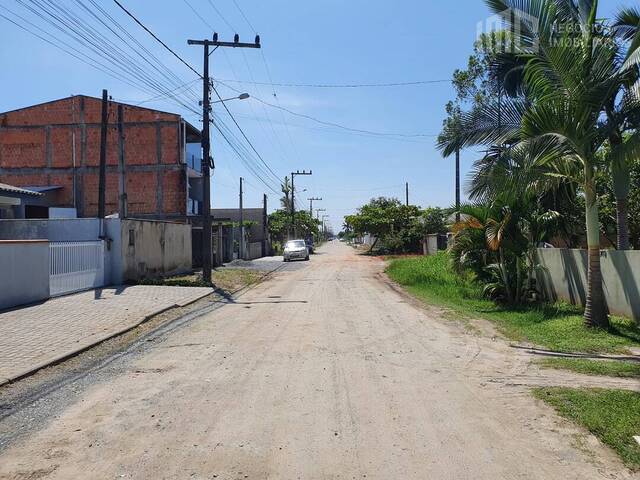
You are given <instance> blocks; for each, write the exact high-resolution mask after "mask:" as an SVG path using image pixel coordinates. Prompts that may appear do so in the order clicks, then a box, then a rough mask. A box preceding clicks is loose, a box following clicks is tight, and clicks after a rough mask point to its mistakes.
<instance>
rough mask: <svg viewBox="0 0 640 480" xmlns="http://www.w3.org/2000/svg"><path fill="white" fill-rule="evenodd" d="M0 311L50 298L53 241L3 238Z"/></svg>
mask: <svg viewBox="0 0 640 480" xmlns="http://www.w3.org/2000/svg"><path fill="white" fill-rule="evenodd" d="M0 265H1V266H2V274H0V310H2V309H5V308H10V307H13V306H15V305H22V304H25V303H33V302H38V301H40V300H45V299H47V298H49V242H48V241H46V240H26V241H21V240H10V241H1V240H0Z"/></svg>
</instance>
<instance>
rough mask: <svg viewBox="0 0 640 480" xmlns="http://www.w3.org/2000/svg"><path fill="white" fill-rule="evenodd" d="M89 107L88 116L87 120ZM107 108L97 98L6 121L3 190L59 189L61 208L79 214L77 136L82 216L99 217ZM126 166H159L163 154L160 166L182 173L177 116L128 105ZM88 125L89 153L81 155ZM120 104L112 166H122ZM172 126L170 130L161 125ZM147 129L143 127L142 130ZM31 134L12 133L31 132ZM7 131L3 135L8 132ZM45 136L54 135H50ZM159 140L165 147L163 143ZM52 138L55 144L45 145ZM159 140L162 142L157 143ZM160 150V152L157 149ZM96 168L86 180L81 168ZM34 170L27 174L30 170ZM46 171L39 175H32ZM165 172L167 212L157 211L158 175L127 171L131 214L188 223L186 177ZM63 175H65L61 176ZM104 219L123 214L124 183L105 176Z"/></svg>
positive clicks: (0, 120) (111, 138) (110, 150)
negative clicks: (72, 170)
mask: <svg viewBox="0 0 640 480" xmlns="http://www.w3.org/2000/svg"><path fill="white" fill-rule="evenodd" d="M82 104H84V105H83V108H84V113H83V115H81V107H82ZM101 108H102V105H101V100H100V99H98V98H91V97H71V98H66V99H62V100H58V101H54V102H49V103H46V104H41V105H35V106H33V107H29V108H25V109H21V110H16V111H12V112H7V113H4V114H0V182H4V183H8V184H11V185H16V186H28V185H61V186H63V187H64V188H63V189H62V191H61V192H59V193H58V194H57V197H56V198H57V199H58V200H59V201H60V202H61V204H60V205H57V206H65V207H71V206H73V175H72V174H71V173H70V172H69V170H68V169H70V168H71V167H72V166H73V135H74V134H75V166H76V167H77V169H78V170H77V174H76V178H77V182H78V185H79V186H80V189H79V190H80V194H81V197H82V198H81V199H79V200H80V201H81V204H82V209H83V212H82V214H83V215H84V216H93V215H96V214H97V210H98V205H97V204H98V174H97V173H96V172H95V167H98V166H99V159H100V125H99V123H100V120H101ZM124 117H125V162H126V165H127V166H134V167H136V166H137V167H138V168H139V167H140V166H143V165H148V166H150V167H151V166H153V167H155V166H158V153H160V154H161V155H160V163H161V164H162V165H178V164H179V163H180V153H179V125H180V124H179V121H180V117H179V116H178V115H174V114H169V113H164V112H157V111H154V110H148V109H144V108H139V107H134V106H129V105H125V108H124ZM81 118H83V120H84V124H85V125H84V129H85V131H86V151H84V158H83V149H82V131H83V126H82V125H81V124H80V120H81ZM116 120H117V104H115V103H112V104H111V105H110V108H109V123H110V125H109V130H108V134H107V165H108V166H110V167H112V168H114V167H116V166H117V165H118V153H119V146H118V131H117V127H116ZM160 122H172V124H167V123H160ZM137 123H142V124H137ZM26 126H33V128H27V129H25V128H20V129H16V128H11V127H26ZM3 127H5V128H3ZM47 129H48V131H49V133H48V135H47ZM158 132H160V134H161V135H160V139H158V136H157V134H158ZM47 138H48V139H49V144H48V145H47ZM159 140H160V142H159ZM159 144H160V151H158V145H159ZM84 166H86V167H93V168H94V170H92V171H85V172H82V167H84ZM27 168H28V169H30V170H24V169H27ZM34 168H35V169H42V173H41V174H40V173H34V172H33V169H34ZM159 168H161V170H159V171H160V172H161V174H162V175H163V177H162V180H161V184H162V187H163V192H162V195H161V198H162V201H161V203H162V204H161V205H159V206H158V205H157V203H158V202H157V186H158V178H157V175H158V170H155V169H154V170H153V171H131V170H127V174H126V177H127V194H128V209H129V212H130V214H132V215H135V214H140V215H156V214H158V213H159V212H160V214H161V215H162V214H164V215H185V214H186V184H185V179H184V177H185V176H184V172H183V171H180V170H169V169H166V168H162V167H159ZM57 169H67V170H62V171H56V170H57ZM106 185H107V190H106V212H107V214H110V213H113V212H116V211H117V210H118V194H119V192H118V176H117V173H114V172H109V173H108V175H107V183H106Z"/></svg>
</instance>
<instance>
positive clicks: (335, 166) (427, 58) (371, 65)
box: [0, 0, 628, 231]
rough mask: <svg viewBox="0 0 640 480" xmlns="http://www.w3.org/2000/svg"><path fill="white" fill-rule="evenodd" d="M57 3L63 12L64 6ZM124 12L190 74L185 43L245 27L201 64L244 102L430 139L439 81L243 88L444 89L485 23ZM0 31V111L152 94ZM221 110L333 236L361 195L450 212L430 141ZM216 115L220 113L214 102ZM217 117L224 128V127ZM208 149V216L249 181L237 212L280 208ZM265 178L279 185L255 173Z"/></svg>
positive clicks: (336, 11) (471, 7)
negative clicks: (235, 42)
mask: <svg viewBox="0 0 640 480" xmlns="http://www.w3.org/2000/svg"><path fill="white" fill-rule="evenodd" d="M61 1H62V2H63V3H66V4H73V0H61ZM97 2H98V3H99V4H100V5H101V6H102V8H104V9H105V10H106V11H108V12H109V13H110V14H111V15H113V17H114V18H116V19H117V20H118V21H119V22H120V23H121V24H122V25H123V26H125V27H127V28H128V30H129V31H130V32H131V33H132V34H133V35H134V36H135V37H136V38H137V39H139V41H140V42H141V43H143V44H144V45H145V47H146V48H148V49H149V50H150V51H152V52H153V53H154V54H155V55H157V56H158V58H160V59H161V60H162V61H163V63H165V64H166V65H167V66H168V67H169V68H171V70H172V71H173V72H175V74H176V75H177V76H178V77H180V79H181V80H183V81H184V82H189V81H192V80H194V79H195V75H194V74H193V73H192V72H190V71H189V70H188V69H187V68H186V67H184V66H183V65H181V64H180V63H179V62H177V61H176V60H175V59H174V58H172V57H171V56H170V55H169V54H168V53H167V52H166V51H164V50H163V49H162V48H161V47H160V46H159V45H158V44H156V43H154V42H153V41H152V40H151V39H150V37H149V36H147V35H146V34H145V33H143V32H142V31H141V30H140V29H139V27H138V26H136V25H135V24H134V23H133V22H132V21H131V20H130V19H129V18H127V17H126V16H124V14H123V13H122V12H121V11H120V10H119V9H118V8H117V6H116V5H115V3H113V2H112V1H111V0H97ZM236 2H237V5H239V7H240V9H241V10H242V12H244V16H246V19H245V18H244V16H243V15H242V13H241V10H240V9H239V8H238V7H237V5H236ZM85 3H87V4H89V2H86V1H85ZM122 3H123V4H124V5H126V6H127V7H128V8H130V9H131V11H132V12H134V13H135V14H136V15H137V16H138V17H139V18H140V19H141V20H142V21H143V22H144V23H146V24H147V25H148V26H149V27H150V28H151V29H152V30H154V31H155V32H156V33H157V34H158V36H159V37H160V38H162V39H163V40H164V41H165V42H166V43H168V44H169V45H170V46H171V47H173V48H174V49H175V50H176V51H177V52H178V53H179V54H180V55H181V56H183V58H184V59H186V60H187V61H188V62H189V63H190V64H192V65H194V66H195V67H196V68H197V69H198V71H200V70H201V65H202V58H201V57H202V50H201V47H190V46H187V43H186V41H187V39H188V38H207V37H210V36H211V28H210V27H213V28H215V30H216V31H217V32H219V34H220V38H221V39H229V40H231V39H232V37H233V34H234V33H235V32H237V33H239V34H240V36H241V39H242V40H244V41H251V40H252V39H253V36H254V31H253V28H255V29H256V30H257V31H258V33H260V36H261V39H262V45H263V51H262V52H259V51H257V50H237V49H226V50H224V51H223V49H219V50H218V51H216V52H215V53H213V55H212V57H211V58H212V65H211V74H212V76H213V77H214V78H216V79H220V80H222V81H224V83H225V84H227V85H229V86H232V87H233V88H236V89H238V90H241V91H246V92H248V93H249V94H250V95H252V96H253V97H257V98H260V99H263V100H265V101H267V102H269V103H272V104H279V105H280V106H282V107H284V108H287V109H289V110H292V111H295V112H297V113H300V114H304V115H309V116H312V117H315V118H317V119H320V120H322V121H326V122H331V123H337V124H341V125H345V126H348V127H350V128H354V129H359V130H369V131H377V132H394V133H402V134H407V135H413V134H421V135H433V136H435V135H437V133H438V132H439V131H440V127H441V124H442V120H443V117H444V105H445V103H446V102H447V101H448V100H449V99H451V98H452V97H453V91H452V88H451V86H450V84H448V83H434V84H426V85H418V86H403V87H388V88H349V89H333V88H331V89H329V88H326V89H323V88H298V87H295V88H292V87H284V86H275V87H272V86H270V85H266V86H263V85H253V84H244V83H241V82H242V81H255V82H265V83H271V82H273V83H297V84H367V83H394V82H413V81H424V80H445V79H450V78H451V74H452V72H453V71H454V69H456V68H460V67H464V66H465V64H466V60H467V57H468V55H469V53H470V52H471V50H472V45H473V42H474V40H475V37H476V25H477V24H478V22H479V21H482V20H483V19H484V18H486V17H487V15H488V11H487V9H486V7H485V6H484V3H483V2H482V1H481V0H464V1H458V2H456V1H448V2H447V1H442V0H406V1H395V2H390V1H381V0H368V1H365V0H349V1H345V0H341V1H339V0H321V1H315V2H311V1H296V2H294V1H290V0H289V1H284V0H271V1H269V2H265V1H258V0H235V2H234V0H188V3H189V4H191V5H192V6H193V7H194V8H195V9H196V10H197V11H198V13H199V14H200V16H201V17H202V19H201V18H198V16H197V15H196V14H195V13H194V12H193V11H192V10H191V9H190V8H189V6H188V5H187V3H186V2H185V0H172V1H167V0H157V1H153V2H151V1H149V0H122ZM212 4H213V5H214V6H215V9H214V8H213V7H212ZM601 4H602V13H603V14H610V13H611V12H613V11H615V9H616V7H617V6H619V5H620V4H619V3H618V2H614V1H611V0H609V1H606V0H605V1H601ZM627 4H628V3H627ZM151 5H152V7H151ZM2 7H4V8H2ZM6 8H9V9H11V10H12V11H14V12H16V13H19V14H22V15H24V16H25V17H26V18H33V17H32V16H27V15H31V14H29V13H25V12H26V10H25V9H24V7H22V6H21V5H20V4H18V3H17V2H16V1H14V0H0V13H5V14H6ZM216 9H217V11H216ZM0 26H1V28H0V42H1V43H2V45H4V47H3V48H2V49H1V50H0V64H1V65H2V66H3V68H2V72H3V74H2V75H1V76H0V86H2V91H3V92H11V95H6V94H5V95H2V96H0V111H6V110H11V109H14V108H19V107H23V106H27V105H30V104H35V103H39V102H43V101H48V100H51V99H54V98H60V97H64V96H67V95H70V94H87V95H94V96H99V95H100V92H101V90H102V88H107V89H108V90H109V93H110V95H112V96H113V97H114V98H115V99H122V100H131V101H141V100H146V99H148V98H150V97H151V96H153V95H152V94H149V93H146V92H143V91H141V90H140V89H138V88H135V87H133V86H131V85H127V84H126V83H123V82H122V81H119V80H116V79H113V78H111V77H109V76H106V75H105V74H104V73H103V72H100V71H97V70H94V69H93V68H92V67H90V66H88V65H86V64H84V63H81V62H80V61H78V60H76V59H74V58H73V57H71V56H69V55H67V54H65V53H63V52H61V51H60V50H58V49H56V48H55V47H53V46H50V45H48V44H46V43H44V42H43V41H42V40H40V39H37V38H35V37H33V36H32V35H30V34H29V33H26V32H24V31H22V30H20V29H19V28H17V27H15V26H14V25H12V24H10V23H8V22H6V21H5V20H4V19H2V18H0ZM263 54H264V56H263ZM228 80H230V81H228ZM193 86H194V92H200V89H201V87H200V84H198V83H194V84H193ZM220 93H221V95H222V96H223V97H225V98H226V97H230V96H234V95H235V93H234V92H233V91H232V90H230V89H228V88H227V87H225V86H224V85H220ZM274 93H275V94H276V96H277V97H274ZM191 104H192V105H193V108H198V107H197V104H193V102H192V103H191ZM144 105H145V106H149V107H153V108H159V109H163V110H168V111H174V112H177V113H181V114H183V115H184V116H185V117H186V118H187V119H188V120H189V121H190V122H191V123H193V124H194V125H196V126H197V127H198V128H200V126H201V123H200V122H199V117H198V116H197V115H195V114H193V113H191V112H188V111H186V110H185V109H184V108H183V107H182V106H179V105H176V104H175V103H172V102H171V101H169V100H167V99H159V100H157V101H153V102H148V103H145V104H144ZM228 107H229V109H230V110H231V111H232V112H233V113H234V115H235V116H236V118H237V120H238V122H239V124H240V125H241V127H242V128H243V130H244V131H245V132H246V134H247V136H248V137H249V138H250V139H251V141H252V143H253V144H254V146H255V148H256V150H257V151H258V152H259V153H260V155H261V156H262V158H263V159H264V160H265V161H266V162H267V163H268V164H269V166H270V168H271V169H272V170H273V171H274V172H276V173H277V174H278V176H280V177H284V176H285V175H288V174H289V172H291V171H292V170H297V169H307V170H309V169H311V170H313V176H309V177H298V179H297V182H296V187H297V188H296V190H297V192H298V193H297V195H298V198H299V199H300V200H301V202H300V206H301V207H304V206H306V208H308V201H307V200H306V199H307V198H308V197H310V196H314V197H322V198H323V199H324V201H323V202H317V203H316V206H318V207H319V206H321V207H322V208H326V209H327V214H328V215H330V220H331V223H332V224H333V226H334V227H335V229H336V231H337V230H339V228H340V227H341V225H342V217H343V216H344V215H346V214H349V213H351V212H353V211H354V209H355V208H357V207H358V206H360V205H362V204H363V203H365V202H367V201H368V200H369V199H370V198H371V197H374V196H380V195H385V196H396V197H399V198H404V183H405V182H407V181H408V182H409V184H410V201H411V202H412V203H415V204H418V205H421V206H429V205H431V206H443V207H446V206H450V205H451V204H452V202H453V182H454V168H453V162H452V161H451V160H446V159H442V158H441V157H440V155H439V153H438V152H437V150H436V149H435V147H434V141H435V138H434V137H433V136H427V137H416V138H413V137H412V138H407V137H402V138H398V137H393V138H390V137H378V136H371V135H362V134H356V133H353V132H347V131H344V130H340V129H338V128H334V127H327V126H324V125H321V124H318V123H315V122H313V121H311V120H308V119H304V118H301V117H296V116H292V115H290V114H289V113H286V112H283V111H281V110H278V109H274V108H272V107H268V106H265V105H264V104H261V103H260V102H259V101H257V100H255V99H253V98H252V99H249V100H244V101H233V102H229V103H228ZM215 108H216V111H217V112H219V111H220V105H217V106H215ZM220 113H221V115H222V119H223V120H224V121H225V123H227V124H228V125H230V126H231V125H232V123H231V121H230V119H229V118H228V117H227V116H225V114H223V113H222V112H220ZM236 134H238V135H239V133H238V132H237V131H236ZM213 153H214V157H215V162H216V167H217V168H216V170H215V173H214V178H213V180H212V192H213V199H212V202H213V206H214V207H221V208H222V207H234V206H237V201H238V195H237V184H238V177H240V176H243V177H245V178H246V195H245V205H246V206H248V207H253V206H259V205H260V203H261V199H262V194H263V193H268V194H269V202H270V206H271V207H275V206H276V205H277V203H278V197H279V195H276V194H274V193H272V192H271V191H270V190H269V189H267V187H266V186H265V185H263V183H262V182H261V179H260V178H257V177H256V176H255V175H254V174H253V173H252V172H250V171H248V170H247V169H246V168H245V167H244V166H243V165H242V163H241V162H240V160H238V158H237V157H236V156H235V155H234V154H233V152H232V151H231V149H230V148H228V147H227V146H226V145H225V143H224V141H223V139H222V138H221V137H220V136H219V135H216V136H215V137H214V144H213ZM476 157H477V154H476V153H475V152H473V151H468V152H464V154H463V162H462V163H463V174H466V172H467V170H468V168H469V166H470V165H471V162H472V161H473V160H474V159H475V158H476ZM254 160H255V161H259V160H257V159H254ZM262 180H266V181H267V182H268V183H270V184H271V185H272V187H275V188H277V185H275V182H274V181H270V180H268V179H267V177H266V176H264V177H263V178H262ZM305 189H306V192H303V190H305Z"/></svg>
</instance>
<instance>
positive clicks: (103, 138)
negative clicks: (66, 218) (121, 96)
mask: <svg viewBox="0 0 640 480" xmlns="http://www.w3.org/2000/svg"><path fill="white" fill-rule="evenodd" d="M108 107H109V98H108V93H107V90H106V89H105V90H102V121H101V124H100V170H99V172H100V173H99V177H98V218H100V219H103V218H104V216H105V212H104V211H105V188H106V183H107V122H108V121H109V111H108ZM102 233H103V232H100V235H102Z"/></svg>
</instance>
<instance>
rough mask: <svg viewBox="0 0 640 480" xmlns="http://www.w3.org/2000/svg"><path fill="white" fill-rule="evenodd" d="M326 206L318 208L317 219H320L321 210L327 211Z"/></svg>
mask: <svg viewBox="0 0 640 480" xmlns="http://www.w3.org/2000/svg"><path fill="white" fill-rule="evenodd" d="M326 211H327V209H326V208H316V220H318V221H320V212H326Z"/></svg>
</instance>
